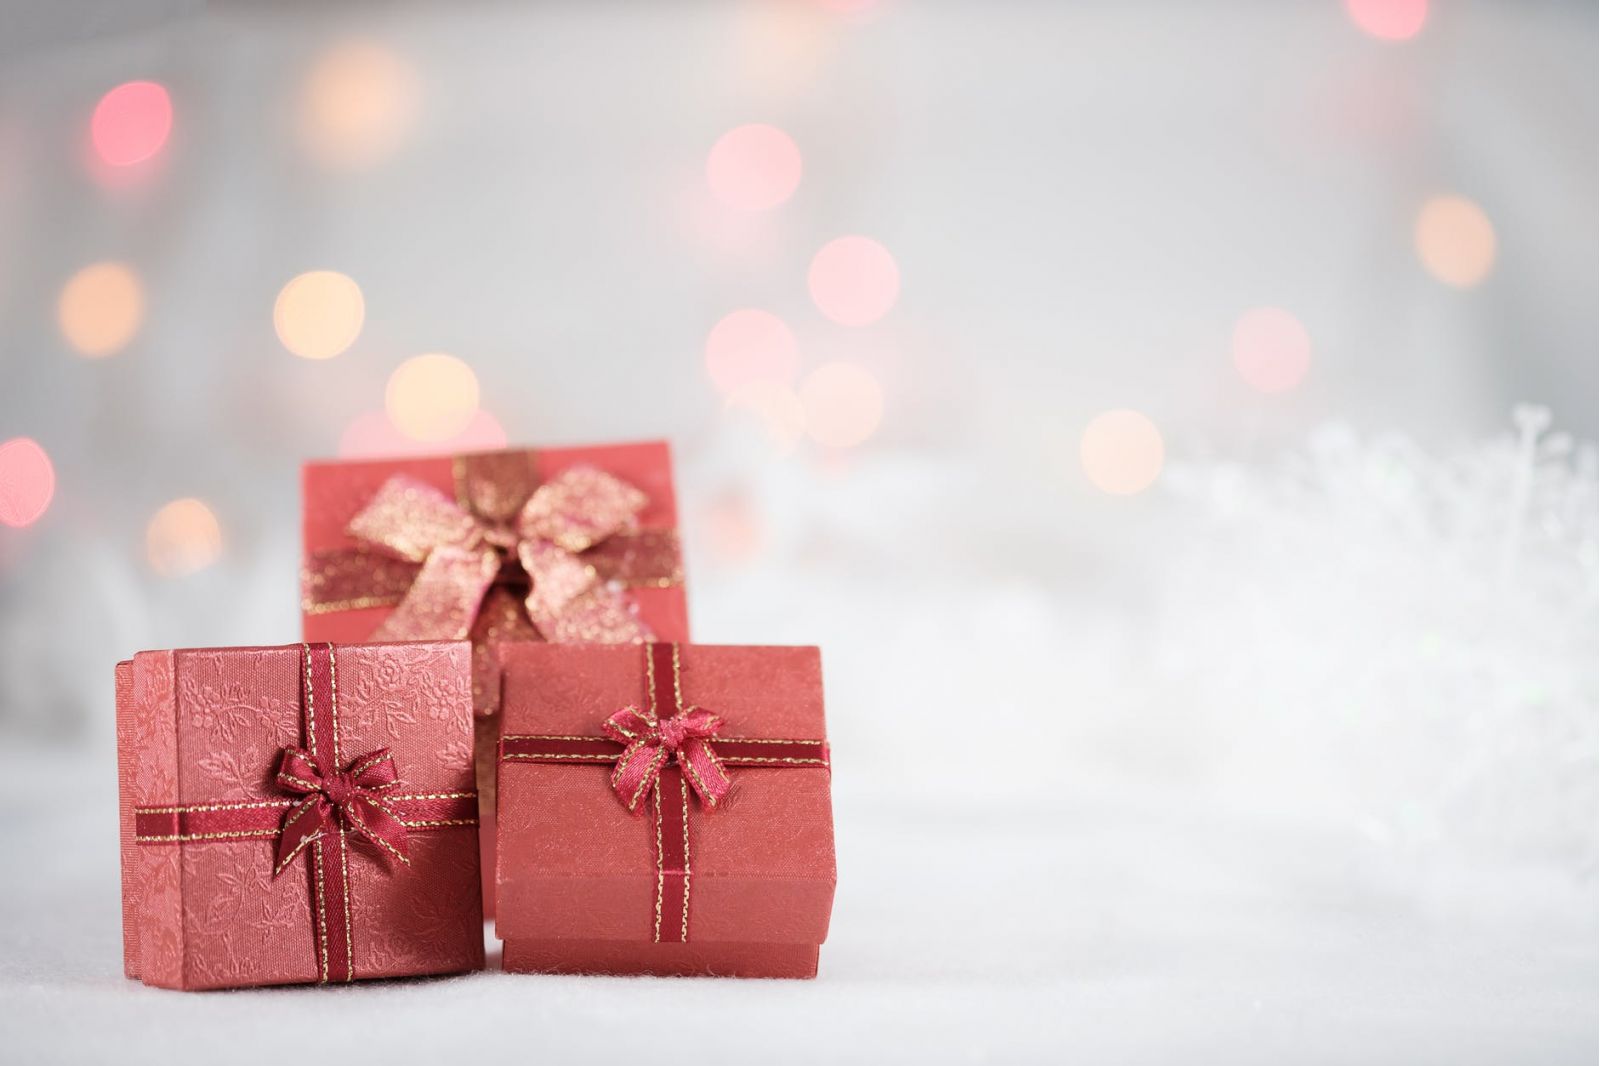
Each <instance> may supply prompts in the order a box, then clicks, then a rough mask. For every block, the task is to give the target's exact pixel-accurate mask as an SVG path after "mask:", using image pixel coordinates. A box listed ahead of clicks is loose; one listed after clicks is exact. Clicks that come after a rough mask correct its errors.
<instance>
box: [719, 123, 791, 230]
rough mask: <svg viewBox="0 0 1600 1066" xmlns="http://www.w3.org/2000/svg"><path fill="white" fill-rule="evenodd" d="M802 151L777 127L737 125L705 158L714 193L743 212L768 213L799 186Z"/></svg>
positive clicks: (730, 205) (756, 124) (758, 124)
mask: <svg viewBox="0 0 1600 1066" xmlns="http://www.w3.org/2000/svg"><path fill="white" fill-rule="evenodd" d="M801 169H802V164H801V159H800V149H799V147H798V146H797V145H796V144H795V143H794V139H793V138H792V137H790V136H789V135H788V134H787V133H785V132H783V131H782V130H780V129H778V128H777V127H776V126H768V125H765V124H762V123H751V124H750V125H747V126H736V127H734V128H733V129H731V130H729V131H728V132H727V133H724V134H723V135H722V136H721V137H719V138H718V139H717V143H716V144H714V145H712V146H711V152H710V154H709V155H707V156H706V183H707V184H708V185H710V186H711V194H712V195H713V196H715V197H716V198H717V199H718V200H720V201H722V202H723V203H725V204H727V205H728V206H729V207H732V208H735V209H737V210H740V211H767V210H771V209H772V208H774V207H777V206H778V205H779V204H781V203H783V202H784V201H786V200H788V199H789V197H791V196H793V195H794V191H795V189H797V188H799V187H800V172H801Z"/></svg>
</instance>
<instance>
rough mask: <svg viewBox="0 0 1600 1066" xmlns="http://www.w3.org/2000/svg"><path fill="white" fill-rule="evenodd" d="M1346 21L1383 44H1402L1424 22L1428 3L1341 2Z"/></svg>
mask: <svg viewBox="0 0 1600 1066" xmlns="http://www.w3.org/2000/svg"><path fill="white" fill-rule="evenodd" d="M1344 7H1345V10H1346V11H1347V12H1349V14H1350V19H1351V21H1353V22H1354V23H1355V24H1356V25H1357V26H1358V27H1360V28H1361V29H1362V30H1363V31H1365V32H1366V33H1369V34H1371V35H1372V36H1374V37H1376V38H1378V39H1379V40H1383V41H1406V40H1410V39H1411V38H1412V37H1415V36H1416V35H1417V34H1419V33H1421V32H1422V27H1423V24H1424V23H1426V22H1427V21H1428V0H1344Z"/></svg>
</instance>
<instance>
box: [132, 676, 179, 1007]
mask: <svg viewBox="0 0 1600 1066" xmlns="http://www.w3.org/2000/svg"><path fill="white" fill-rule="evenodd" d="M132 674H133V695H132V702H131V704H130V706H131V708H132V716H131V721H130V722H129V726H128V730H127V732H128V735H129V738H130V741H131V751H132V759H131V762H132V765H131V766H130V767H129V788H130V792H131V795H132V800H131V805H132V806H136V807H165V806H171V805H174V804H177V803H180V802H182V800H181V796H180V793H179V790H178V731H177V725H178V723H177V713H176V699H175V688H174V657H173V653H172V652H168V651H158V652H140V653H139V654H138V655H136V656H134V658H133V670H132ZM179 850H180V846H179V845H176V844H160V843H149V844H136V845H135V847H134V856H133V878H134V881H135V883H136V884H137V885H138V905H137V915H136V918H135V921H136V922H137V924H138V927H139V928H138V934H137V938H138V951H139V965H138V973H139V977H140V979H141V980H143V981H144V983H145V984H148V985H156V986H158V987H161V988H183V987H184V980H185V967H184V942H183V882H182V871H181V866H180V854H179Z"/></svg>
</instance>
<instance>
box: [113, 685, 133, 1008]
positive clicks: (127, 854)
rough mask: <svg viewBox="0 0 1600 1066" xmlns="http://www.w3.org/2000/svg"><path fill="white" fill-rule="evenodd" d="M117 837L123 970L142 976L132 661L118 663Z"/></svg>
mask: <svg viewBox="0 0 1600 1066" xmlns="http://www.w3.org/2000/svg"><path fill="white" fill-rule="evenodd" d="M116 687H117V836H118V843H119V848H120V856H121V867H122V972H123V973H124V974H125V975H126V976H128V977H138V976H139V918H138V915H139V881H138V877H137V875H136V873H135V869H134V863H135V859H136V858H137V854H136V853H135V851H134V848H135V847H136V846H137V845H135V843H134V840H133V836H134V833H133V768H134V763H135V758H136V755H137V753H136V751H135V750H134V713H133V663H132V662H131V661H130V662H121V663H118V664H117V676H116Z"/></svg>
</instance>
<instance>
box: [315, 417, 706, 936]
mask: <svg viewBox="0 0 1600 1066" xmlns="http://www.w3.org/2000/svg"><path fill="white" fill-rule="evenodd" d="M584 467H590V468H593V469H595V470H598V471H601V472H603V473H605V474H607V475H610V476H611V477H614V478H617V479H619V480H621V481H622V482H624V483H626V484H627V485H629V486H631V487H632V488H634V489H637V490H638V491H639V492H641V493H643V495H644V497H645V500H646V502H645V504H644V506H643V508H642V509H641V510H640V511H639V512H638V513H637V514H636V515H635V516H634V524H635V525H636V527H637V531H638V534H640V535H636V536H632V537H631V538H630V537H628V536H612V537H607V538H606V539H604V540H602V541H601V542H600V543H599V544H598V545H597V546H596V547H595V548H594V549H593V550H592V551H590V552H584V553H579V556H578V558H579V559H580V560H581V561H585V562H590V561H591V560H592V563H591V565H593V566H594V567H595V569H596V570H597V571H598V572H603V573H607V572H612V568H615V566H616V564H617V562H618V561H619V558H624V559H631V560H632V565H629V566H624V567H622V570H623V571H626V574H625V576H624V577H622V578H620V579H618V586H619V587H618V591H617V594H618V595H620V596H621V598H622V600H623V601H624V604H625V605H626V607H627V609H628V610H629V611H631V612H632V613H633V615H634V617H636V618H637V619H638V621H639V622H640V623H642V624H643V627H644V629H645V630H646V631H647V632H648V635H649V637H650V638H653V639H655V640H688V639H689V614H688V604H687V601H686V599H685V594H684V586H683V579H682V561H681V556H680V554H679V550H678V545H677V528H678V509H677V499H676V496H675V494H674V491H673V480H672V457H671V451H670V449H669V448H668V446H667V443H666V442H665V441H645V442H640V443H626V444H607V445H593V446H584V447H564V448H530V449H506V450H503V451H499V452H481V453H474V454H468V455H453V456H452V455H438V456H427V457H414V458H403V459H379V460H358V461H339V460H328V461H320V462H310V463H306V464H305V467H304V469H303V471H302V498H303V509H302V516H301V518H302V535H303V552H304V554H303V558H304V574H303V578H302V584H303V586H304V587H303V589H302V602H301V625H302V633H303V635H304V637H305V639H307V640H332V641H352V642H353V641H365V640H372V639H375V637H374V635H375V634H376V633H378V631H379V629H380V627H382V626H383V625H384V623H385V622H386V621H388V620H389V619H390V616H391V615H393V614H394V613H395V610H396V608H397V607H398V605H399V603H400V600H401V599H402V597H403V596H404V594H405V593H406V592H407V591H408V590H409V589H410V587H411V585H412V583H413V581H414V578H415V576H416V574H417V572H418V570H419V569H420V566H419V564H418V563H416V562H414V561H406V560H402V559H399V558H398V557H397V556H395V555H394V554H393V553H392V552H388V551H386V550H385V549H383V548H380V547H376V546H374V545H371V544H367V543H364V542H363V541H362V540H361V539H359V538H357V537H355V536H353V535H352V534H351V532H350V526H351V521H352V520H353V519H355V518H356V516H357V515H358V514H360V513H361V512H362V511H363V509H365V508H366V507H367V506H368V505H369V504H370V503H371V502H372V501H373V500H374V499H375V498H376V497H377V495H378V493H379V492H380V490H382V489H383V487H384V485H385V484H386V483H387V482H389V480H390V479H391V478H394V477H396V476H401V477H405V478H410V479H414V480H415V481H417V482H420V483H422V484H424V485H427V486H430V487H432V488H433V489H436V490H438V491H439V492H441V493H443V494H444V495H445V496H446V497H448V498H449V499H450V500H452V501H455V502H456V503H457V505H459V506H460V507H461V508H462V509H463V510H465V511H467V512H469V513H472V514H474V516H475V517H476V518H478V519H480V520H481V521H482V522H483V524H485V525H493V524H494V523H493V522H492V521H490V520H489V519H488V518H487V517H486V516H485V515H484V514H483V513H482V510H483V509H482V508H478V509H475V508H474V504H473V500H474V498H475V495H474V488H475V487H478V488H481V487H483V486H485V485H487V486H490V487H492V488H493V489H494V491H490V492H487V493H482V494H480V495H481V496H482V497H484V498H489V499H492V500H493V501H494V502H495V503H496V504H498V505H500V506H501V507H502V508H504V509H506V510H511V511H514V510H515V509H517V508H520V506H521V505H522V503H523V502H524V501H525V500H526V499H527V498H528V496H529V495H530V494H531V492H533V491H536V490H537V487H538V486H540V485H548V484H550V483H551V482H552V481H553V480H554V479H557V478H559V477H561V476H562V475H563V474H566V473H568V472H570V471H573V470H575V469H580V468H584ZM507 521H509V519H507V518H505V517H504V516H502V517H501V519H500V522H501V524H502V525H503V524H505V522H507ZM630 545H632V546H635V547H641V548H642V550H641V551H638V552H635V551H633V550H632V549H631V548H630ZM663 549H666V556H670V558H669V557H666V556H664V555H663V551H662V550H663ZM328 571H332V572H333V573H331V574H328V576H327V578H326V579H324V578H323V577H322V576H321V575H323V574H327V573H328ZM669 571H670V573H669ZM527 590H528V585H527V583H526V578H525V575H523V574H522V573H521V572H520V571H519V569H518V567H517V565H516V562H515V560H514V559H513V560H510V561H509V562H508V565H507V566H506V567H505V569H504V571H503V574H502V578H501V579H499V580H497V581H496V583H495V584H494V585H492V586H491V587H490V588H489V590H488V591H487V592H486V593H485V595H484V598H483V600H482V601H481V603H480V605H479V608H478V612H477V616H476V618H475V620H474V621H473V622H472V623H471V625H470V626H469V627H467V628H463V629H462V630H460V631H456V630H449V631H446V629H448V627H445V628H444V629H437V630H431V631H427V632H415V633H408V634H406V635H405V637H404V638H403V639H429V640H434V639H437V640H456V639H469V640H471V641H472V644H473V689H474V692H473V700H474V704H475V706H476V709H477V713H478V716H479V717H478V725H477V736H478V739H477V746H478V789H479V793H480V796H481V799H482V811H481V821H482V846H483V862H484V868H485V869H486V870H487V869H492V868H493V865H494V790H495V776H494V750H495V743H496V741H497V740H498V739H499V731H500V717H499V715H498V714H497V713H496V711H497V709H498V708H497V705H496V701H497V699H498V696H499V691H500V684H499V678H498V676H497V675H496V672H495V671H496V670H497V669H498V661H497V660H496V658H495V657H494V655H493V654H492V648H493V646H494V645H496V644H497V643H499V642H501V641H503V640H540V639H548V637H549V634H542V633H541V632H539V631H538V630H537V629H536V628H535V627H534V626H533V624H532V622H531V621H530V620H529V618H528V616H527V612H526V611H525V609H524V607H523V604H522V600H521V598H522V597H524V596H525V595H526V594H527ZM397 639H400V638H397ZM490 889H491V886H490V885H489V884H488V883H485V885H484V890H485V891H484V911H485V913H486V914H491V915H492V914H493V910H494V899H493V894H492V892H491V891H490Z"/></svg>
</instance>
